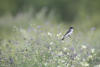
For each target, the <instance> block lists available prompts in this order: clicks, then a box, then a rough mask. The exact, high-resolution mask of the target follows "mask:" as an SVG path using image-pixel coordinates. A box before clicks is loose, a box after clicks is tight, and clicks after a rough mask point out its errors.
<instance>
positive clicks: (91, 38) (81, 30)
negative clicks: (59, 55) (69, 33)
mask: <svg viewBox="0 0 100 67" xmlns="http://www.w3.org/2000/svg"><path fill="white" fill-rule="evenodd" d="M70 26H73V27H74V29H75V31H74V34H73V35H72V39H73V40H70V39H69V40H66V41H64V43H63V42H60V41H59V40H60V39H61V37H62V36H63V35H64V33H65V32H66V31H67V29H68V28H69V27H70ZM49 36H50V37H49ZM32 39H33V40H32ZM6 40H7V41H6ZM99 40H100V0H0V64H1V66H3V65H8V66H7V67H11V66H12V67H15V66H16V67H24V66H25V65H26V67H27V66H29V67H31V66H35V65H37V67H40V65H45V64H44V62H46V61H48V58H49V57H51V58H53V56H51V55H50V53H49V49H47V46H48V45H49V46H50V44H52V43H53V44H54V45H53V46H50V47H52V48H51V50H53V51H54V52H55V54H56V51H57V52H59V51H60V50H62V49H63V47H64V48H65V47H66V45H70V46H72V44H74V45H77V46H74V47H75V49H76V51H80V50H77V48H78V47H79V46H81V45H85V46H89V48H88V49H90V47H91V48H93V50H94V49H95V52H96V57H95V58H94V55H95V54H93V55H92V56H93V57H92V58H93V59H92V60H89V61H87V60H86V61H84V62H83V61H82V60H80V61H79V62H81V61H82V63H85V62H86V65H88V64H89V65H90V67H94V66H96V65H98V67H99V65H100V41H99ZM27 41H29V42H28V43H26V42H27ZM59 42H60V43H59ZM16 44H17V45H19V46H16ZM27 44H28V45H29V46H27ZM45 44H48V45H45ZM61 44H62V45H61ZM59 45H60V46H59ZM57 46H59V47H58V48H56V47H57ZM60 47H61V48H60ZM39 48H41V49H39ZM83 48H84V46H83ZM17 49H18V51H19V52H23V53H24V54H25V55H28V57H25V59H24V60H21V59H22V58H23V57H24V56H25V55H24V54H20V53H17V52H18V51H17ZM27 49H28V50H29V51H28V50H27ZM88 49H86V51H87V52H88ZM24 50H26V51H25V52H24ZM33 50H36V51H35V52H34V53H36V55H37V56H35V54H34V56H33V55H32V54H33ZM39 50H40V52H38V51H39ZM10 51H11V52H10ZM41 51H43V52H44V53H43V54H44V55H45V56H46V59H47V60H46V61H45V60H43V61H41V60H39V59H42V58H43V56H44V55H43V56H41V55H40V54H41V53H42V52H41ZM46 51H47V52H46ZM69 51H70V50H69ZM9 53H12V54H9ZM69 53H70V52H69ZM89 53H91V52H89ZM16 54H18V56H17V55H16ZM79 54H80V53H79ZM83 54H84V55H85V53H83ZM84 55H83V56H84ZM83 56H81V57H80V59H84V58H83ZM9 57H10V59H9ZM30 57H31V58H32V60H29V58H30ZM34 57H35V58H34ZM54 57H56V55H54ZM4 58H7V59H6V60H5V59H4ZM12 58H13V60H12ZM16 58H17V59H16ZM20 58H21V59H20ZM65 58H66V57H65ZM86 58H87V56H86ZM86 58H85V59H86ZM59 59H61V60H63V58H59ZM94 59H95V60H94ZM1 60H2V61H1ZM25 60H26V62H25V63H24V62H23V61H25ZM27 60H28V61H27ZM69 60H70V59H69ZM69 60H68V61H69ZM52 61H54V59H52ZM75 61H76V60H75ZM57 62H58V60H57ZM76 62H78V61H76ZM9 63H10V64H9ZM13 63H14V66H13V65H12V64H13ZM29 63H30V64H29ZM32 63H34V64H33V65H32ZM39 63H40V64H39ZM55 63H56V61H55ZM73 63H74V62H73ZM20 64H22V66H21V65H20ZM58 64H59V65H61V67H64V66H62V64H63V63H62V64H60V63H58ZM58 64H57V65H58ZM69 64H71V63H69ZM75 64H76V67H89V66H80V65H81V64H79V66H77V65H78V64H77V63H75ZM49 65H55V64H53V63H48V66H42V67H57V65H55V66H49ZM83 65H85V64H83ZM69 67H70V66H69Z"/></svg>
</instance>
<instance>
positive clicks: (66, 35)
mask: <svg viewBox="0 0 100 67" xmlns="http://www.w3.org/2000/svg"><path fill="white" fill-rule="evenodd" d="M73 31H74V28H73V27H70V28H69V30H68V31H67V32H66V34H65V35H64V36H63V38H62V40H64V39H65V38H67V37H70V35H71V34H72V33H73Z"/></svg>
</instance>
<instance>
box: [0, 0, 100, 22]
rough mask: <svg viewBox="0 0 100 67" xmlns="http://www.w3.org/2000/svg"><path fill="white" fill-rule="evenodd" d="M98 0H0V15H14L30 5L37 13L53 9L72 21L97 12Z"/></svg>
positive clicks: (99, 8) (62, 17) (57, 13)
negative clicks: (44, 9) (77, 17)
mask: <svg viewBox="0 0 100 67" xmlns="http://www.w3.org/2000/svg"><path fill="white" fill-rule="evenodd" d="M99 2H100V1H99V0H95V1H94V0H0V15H1V16H2V15H4V14H8V13H11V14H12V15H14V16H15V15H16V14H17V13H19V12H24V11H27V10H29V8H30V7H31V8H34V12H35V13H38V12H39V11H41V9H42V8H46V10H47V12H46V13H47V14H49V12H51V11H52V10H54V11H55V14H56V15H58V16H59V17H60V19H61V20H66V21H69V22H73V21H74V20H75V19H76V16H78V15H79V16H83V15H84V14H86V15H89V16H91V15H92V14H95V13H96V14H98V13H99V12H100V7H99V6H100V4H99ZM80 12H81V13H82V14H80Z"/></svg>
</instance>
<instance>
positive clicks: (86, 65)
mask: <svg viewBox="0 0 100 67" xmlns="http://www.w3.org/2000/svg"><path fill="white" fill-rule="evenodd" d="M81 65H82V66H85V67H88V66H89V64H88V63H86V62H81Z"/></svg>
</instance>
